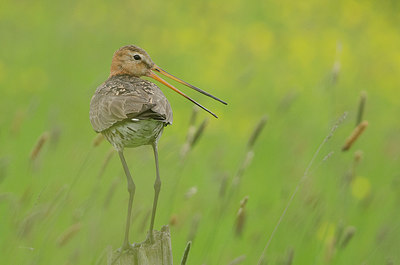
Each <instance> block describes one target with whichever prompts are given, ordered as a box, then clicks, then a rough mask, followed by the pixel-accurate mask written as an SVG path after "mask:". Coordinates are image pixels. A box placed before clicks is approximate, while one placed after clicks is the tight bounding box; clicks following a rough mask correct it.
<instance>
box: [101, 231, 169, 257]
mask: <svg viewBox="0 0 400 265" xmlns="http://www.w3.org/2000/svg"><path fill="white" fill-rule="evenodd" d="M153 233H154V243H153V244H148V243H141V244H138V245H135V246H134V247H133V248H132V249H130V250H127V251H124V252H122V253H121V252H120V250H114V251H110V253H108V257H107V265H173V261H172V247H171V237H170V234H169V228H168V226H163V227H162V228H161V231H155V230H154V231H153Z"/></svg>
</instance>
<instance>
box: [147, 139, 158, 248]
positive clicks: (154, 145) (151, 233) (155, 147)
mask: <svg viewBox="0 0 400 265" xmlns="http://www.w3.org/2000/svg"><path fill="white" fill-rule="evenodd" d="M152 146H153V151H154V160H155V162H156V174H157V176H156V181H155V182H154V201H153V211H152V213H151V221H150V231H149V239H150V243H153V242H154V237H153V228H154V218H155V216H156V211H157V202H158V195H159V194H160V189H161V179H160V172H159V169H158V150H157V141H155V142H154V143H153V145H152Z"/></svg>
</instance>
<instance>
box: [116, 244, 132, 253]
mask: <svg viewBox="0 0 400 265" xmlns="http://www.w3.org/2000/svg"><path fill="white" fill-rule="evenodd" d="M134 247H135V244H133V245H131V244H129V242H124V243H123V244H122V247H120V248H119V249H118V252H120V253H122V252H128V251H130V250H133V249H134Z"/></svg>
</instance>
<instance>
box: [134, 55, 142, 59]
mask: <svg viewBox="0 0 400 265" xmlns="http://www.w3.org/2000/svg"><path fill="white" fill-rule="evenodd" d="M133 59H135V60H136V61H138V60H140V59H142V58H141V57H140V55H137V54H135V55H134V56H133Z"/></svg>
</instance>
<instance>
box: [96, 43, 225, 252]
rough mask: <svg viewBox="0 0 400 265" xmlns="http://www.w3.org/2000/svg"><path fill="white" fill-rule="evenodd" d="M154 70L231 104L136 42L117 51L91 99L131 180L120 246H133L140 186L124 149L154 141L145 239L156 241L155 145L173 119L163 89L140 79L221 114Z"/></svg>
mask: <svg viewBox="0 0 400 265" xmlns="http://www.w3.org/2000/svg"><path fill="white" fill-rule="evenodd" d="M156 73H159V74H162V75H164V76H166V77H168V78H171V79H172V80H175V81H177V82H179V83H181V84H183V85H185V86H187V87H190V88H192V89H194V90H196V91H197V92H200V93H202V94H204V95H206V96H208V97H211V98H213V99H214V100H217V101H219V102H221V103H222V104H225V105H227V103H226V102H225V101H223V100H221V99H219V98H217V97H214V96H213V95H211V94H209V93H207V92H205V91H204V90H201V89H199V88H197V87H195V86H193V85H191V84H189V83H187V82H185V81H183V80H182V79H179V78H177V77H175V76H173V75H171V74H169V73H168V72H166V71H165V70H163V69H162V68H161V67H159V66H158V65H156V64H155V63H154V62H153V61H152V59H151V58H150V56H149V55H148V53H147V52H146V51H145V50H143V49H142V48H140V47H138V46H135V45H126V46H123V47H121V48H119V49H118V50H117V51H116V52H115V53H114V55H113V57H112V61H111V68H110V75H109V77H108V79H107V80H106V81H105V82H104V83H102V84H101V85H100V86H99V87H97V89H96V91H95V93H94V95H93V97H92V99H91V101H90V111H89V117H90V122H91V125H92V127H93V129H94V131H95V132H97V133H101V134H102V135H103V136H104V137H105V138H106V139H107V140H108V141H109V142H110V143H111V145H112V146H113V147H114V149H115V150H116V151H117V152H118V154H119V157H120V160H121V164H122V167H123V169H124V172H125V175H126V179H127V187H128V193H129V201H128V210H127V216H126V225H125V234H124V240H123V244H122V247H121V248H122V250H126V249H130V248H132V247H133V245H131V244H130V243H129V229H130V224H131V215H132V205H133V199H134V195H135V190H136V185H135V183H134V181H133V178H132V176H131V173H130V171H129V168H128V165H127V162H126V160H125V157H124V149H125V148H135V147H138V146H142V145H151V146H152V149H153V153H154V160H155V167H156V179H155V182H154V200H153V207H152V214H151V220H150V228H149V232H148V233H147V238H146V240H145V241H144V242H146V243H150V244H152V243H154V235H153V228H154V219H155V215H156V210H157V203H158V197H159V193H160V189H161V179H160V172H159V164H158V147H157V144H158V140H159V139H160V137H161V135H162V132H163V130H164V127H166V126H168V125H171V124H172V119H173V118H172V108H171V105H170V103H169V102H168V100H167V98H166V97H165V95H164V93H163V92H162V91H161V89H160V88H159V87H158V86H157V85H156V84H154V83H152V82H150V81H148V80H146V79H142V77H150V78H152V79H154V80H156V81H158V82H160V83H162V84H164V85H165V86H167V87H169V88H171V89H172V90H174V91H175V92H177V93H178V94H180V95H181V96H183V97H185V98H186V99H188V100H189V101H191V102H192V103H194V104H195V105H197V106H199V107H200V108H202V109H203V110H205V111H207V112H208V113H210V114H211V115H212V116H214V117H215V118H218V117H217V115H215V114H214V113H213V112H211V111H210V110H208V109H207V108H205V107H203V106H202V105H201V104H199V103H198V102H196V101H195V100H193V99H192V98H190V97H189V96H187V95H186V94H184V93H183V92H181V91H180V90H178V89H177V88H175V87H174V86H173V85H171V84H169V83H168V82H166V81H165V80H164V79H162V78H161V77H159V76H158V75H157V74H156Z"/></svg>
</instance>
